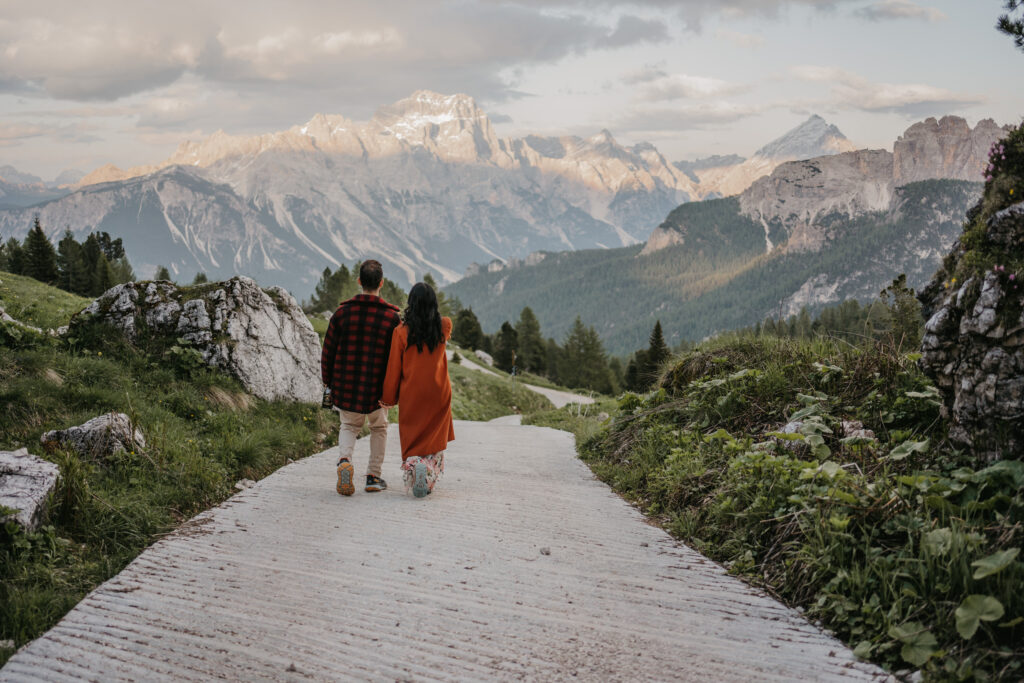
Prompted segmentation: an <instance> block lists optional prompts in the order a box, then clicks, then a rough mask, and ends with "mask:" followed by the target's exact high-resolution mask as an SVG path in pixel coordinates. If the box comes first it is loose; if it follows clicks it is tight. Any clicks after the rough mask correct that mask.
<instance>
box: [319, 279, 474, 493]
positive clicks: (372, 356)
mask: <svg viewBox="0 0 1024 683" xmlns="http://www.w3.org/2000/svg"><path fill="white" fill-rule="evenodd" d="M383 280H384V271H383V268H382V267H381V265H380V263H379V262H377V261H373V260H370V261H364V262H363V264H362V265H361V266H360V268H359V286H360V288H362V290H363V292H362V294H357V295H355V296H354V297H352V298H351V299H349V300H348V301H344V302H342V304H341V305H340V306H338V310H337V311H335V312H334V315H333V316H331V322H330V325H328V327H327V336H326V337H325V338H324V347H323V352H322V353H321V356H320V374H321V379H323V382H324V385H325V386H326V387H328V388H329V389H330V392H331V404H332V406H333V407H334V408H335V409H337V410H338V412H339V413H340V414H341V431H340V433H339V436H338V449H339V451H340V458H339V460H338V486H337V489H338V493H340V494H341V495H343V496H351V495H352V494H353V493H355V486H354V484H353V479H354V474H355V472H354V469H353V467H352V452H353V450H354V448H355V443H356V438H357V437H358V436H359V432H360V431H362V429H363V424H364V422H367V421H369V423H370V463H369V465H368V466H367V468H366V490H367V491H370V492H374V491H383V490H384V489H386V488H387V487H388V485H387V482H385V481H384V480H383V479H382V478H381V465H382V463H383V462H384V449H385V447H386V445H387V438H388V408H389V407H391V406H393V405H396V404H397V405H398V410H399V416H398V435H399V439H400V440H401V443H402V475H403V476H402V478H403V480H404V483H405V488H406V490H407V491H408V490H411V491H412V493H413V495H414V496H416V497H417V498H422V497H423V496H426V495H427V494H428V493H430V492H431V491H433V489H434V484H435V483H436V482H437V480H438V478H439V477H440V475H441V473H442V472H443V471H444V450H445V448H447V447H448V442H449V441H452V440H453V439H454V438H455V431H454V429H453V427H452V387H451V383H450V382H449V380H448V359H447V357H446V356H445V342H446V341H447V340H448V338H449V337H451V334H452V321H451V319H450V318H447V317H444V318H442V317H441V314H440V313H439V312H438V310H437V295H436V294H435V293H434V290H433V289H431V287H430V286H429V285H427V284H424V283H422V282H419V283H417V284H415V285H413V287H412V289H411V290H410V291H409V301H408V304H407V305H406V308H405V312H404V313H403V314H402V317H401V319H400V318H399V309H398V306H395V305H393V304H389V303H388V302H386V301H384V299H382V298H381V296H380V290H381V286H382V283H383Z"/></svg>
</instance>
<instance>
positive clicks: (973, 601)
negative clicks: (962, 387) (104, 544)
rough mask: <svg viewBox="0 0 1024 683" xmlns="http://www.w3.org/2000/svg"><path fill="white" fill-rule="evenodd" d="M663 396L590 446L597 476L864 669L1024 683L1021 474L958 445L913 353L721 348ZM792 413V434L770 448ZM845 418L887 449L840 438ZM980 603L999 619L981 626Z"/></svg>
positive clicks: (670, 383)
mask: <svg viewBox="0 0 1024 683" xmlns="http://www.w3.org/2000/svg"><path fill="white" fill-rule="evenodd" d="M663 387H664V388H662V389H661V390H659V391H657V392H654V393H652V394H650V395H648V396H647V397H637V396H634V395H628V394H627V395H626V396H624V397H623V398H622V399H621V409H620V410H618V411H614V412H616V415H615V417H614V418H613V423H612V424H611V426H610V427H609V428H607V429H605V430H604V431H602V432H601V433H600V434H598V435H597V436H596V437H594V438H592V439H591V440H590V441H588V442H586V443H585V444H584V445H583V446H582V448H581V456H582V457H583V459H584V460H586V461H587V462H588V464H589V465H590V466H591V468H592V469H593V470H594V472H595V474H597V475H598V476H599V477H600V478H601V479H603V480H605V481H607V482H608V483H609V484H611V485H612V486H613V487H614V488H615V489H616V490H618V491H619V492H621V493H622V494H623V495H625V496H626V497H627V498H630V499H632V500H633V501H635V502H636V504H637V505H638V506H639V507H641V509H643V510H644V511H645V512H646V513H647V514H649V515H651V516H652V517H654V519H655V520H656V521H657V522H659V523H660V524H661V525H663V526H664V527H665V528H666V529H667V530H668V531H670V532H671V533H672V534H674V535H676V536H677V537H679V538H680V539H682V540H684V541H685V542H687V543H688V544H690V545H691V546H693V547H695V548H697V549H698V550H700V551H701V552H702V553H704V554H706V555H708V556H709V557H711V558H713V559H715V560H717V561H719V562H722V563H723V564H725V566H726V567H728V568H730V571H731V572H732V573H734V574H737V575H739V576H741V577H743V578H745V579H747V580H748V581H751V582H752V583H755V584H757V585H760V586H762V587H764V588H765V589H767V590H768V591H769V592H770V593H772V594H773V595H775V596H777V597H779V598H780V599H782V600H784V601H786V602H788V603H789V604H791V605H796V606H800V607H802V608H803V609H805V610H806V612H807V614H808V616H809V617H811V618H812V619H816V620H821V621H822V622H824V624H825V625H826V626H828V627H829V628H831V629H832V630H834V631H835V632H836V634H837V635H838V636H839V637H840V638H842V639H843V640H845V641H846V642H847V643H848V644H849V645H850V646H851V647H854V648H856V652H857V653H858V654H859V655H861V656H863V657H867V658H870V659H873V660H874V661H876V662H878V663H880V664H883V665H885V666H887V667H889V668H890V669H897V670H898V669H905V668H908V667H910V668H922V669H923V670H924V672H925V674H926V677H927V678H929V679H934V680H973V679H978V680H984V679H985V678H986V677H993V678H995V679H1000V680H1019V679H1020V677H1021V669H1022V667H1024V645H1022V644H1024V594H1022V593H1021V591H1020V586H1021V585H1022V582H1024V562H1022V561H1021V558H1020V557H1017V558H1016V559H1013V558H1014V555H1015V553H1016V552H1018V550H1019V548H1020V547H1021V545H1024V465H1022V464H1021V463H1020V462H1012V461H1004V462H1000V463H996V464H995V465H993V466H987V464H985V463H977V462H973V461H972V460H971V459H970V458H969V457H967V456H965V455H964V454H961V453H958V452H955V451H953V450H952V449H950V448H949V446H948V445H947V443H946V442H945V441H944V438H943V429H944V426H943V424H942V423H941V421H940V420H939V419H938V402H937V401H936V400H935V392H934V387H932V386H931V384H930V383H929V381H928V380H927V379H926V378H924V377H923V375H922V374H921V373H920V372H919V371H918V370H917V368H916V366H915V365H914V363H913V358H912V357H911V358H908V357H906V356H899V355H897V354H894V353H893V352H892V351H891V350H889V349H887V348H885V347H881V346H872V347H865V348H854V347H850V346H849V345H846V344H842V343H838V342H826V341H817V342H795V341H789V340H776V339H772V338H759V339H749V338H748V339H718V340H714V341H711V342H708V343H707V344H705V345H704V346H703V347H701V348H699V349H698V350H697V351H695V352H693V353H691V354H687V355H686V356H684V357H683V358H682V359H681V360H680V361H678V362H677V363H675V364H674V366H673V367H671V369H670V370H669V371H668V372H667V374H666V375H665V378H664V380H663ZM799 413H803V414H802V415H800V414H799ZM794 418H800V419H802V421H803V425H804V427H803V429H802V430H801V433H800V434H797V435H795V436H793V435H790V436H787V438H788V439H795V440H782V439H781V438H773V437H772V436H771V434H772V433H773V432H775V431H777V430H779V429H780V428H781V427H782V425H783V424H785V423H786V422H787V421H788V420H792V419H794ZM842 420H859V421H861V422H863V423H864V426H865V427H867V428H869V429H871V430H873V431H874V432H875V434H876V435H877V440H870V441H861V442H858V441H855V440H854V441H846V442H843V441H842V440H841V437H842V436H843V433H842V425H841V422H842ZM983 567H989V569H992V570H993V571H992V573H991V574H988V575H985V574H984V573H983V572H981V571H980V569H981V568H983ZM969 596H977V597H973V598H969ZM979 605H984V606H986V607H987V608H988V609H989V610H990V611H989V612H988V615H987V616H986V617H985V619H988V620H983V621H981V622H980V625H977V622H975V626H976V627H977V631H976V632H971V631H972V627H971V623H970V615H971V614H978V613H979V612H978V607H979ZM997 613H998V614H997Z"/></svg>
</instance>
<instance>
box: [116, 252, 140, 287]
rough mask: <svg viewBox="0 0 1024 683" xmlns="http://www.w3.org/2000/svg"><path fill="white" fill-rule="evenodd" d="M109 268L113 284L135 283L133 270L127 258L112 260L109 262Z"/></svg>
mask: <svg viewBox="0 0 1024 683" xmlns="http://www.w3.org/2000/svg"><path fill="white" fill-rule="evenodd" d="M110 267H111V269H112V270H113V271H114V283H115V284H118V285H119V284H121V283H122V282H135V270H134V269H132V264H131V263H129V262H128V257H127V256H121V257H120V258H116V259H114V260H113V261H111V262H110Z"/></svg>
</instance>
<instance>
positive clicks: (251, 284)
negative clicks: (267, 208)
mask: <svg viewBox="0 0 1024 683" xmlns="http://www.w3.org/2000/svg"><path fill="white" fill-rule="evenodd" d="M95 322H101V323H105V324H108V325H111V326H113V327H115V328H117V329H118V330H120V331H121V332H122V333H123V334H124V335H125V336H126V337H127V338H128V339H130V340H135V339H138V338H140V337H148V338H150V339H152V338H154V337H162V338H165V339H167V340H169V342H175V341H176V340H183V341H184V343H185V344H188V345H191V346H192V347H194V348H195V349H196V350H197V351H198V352H199V354H200V355H201V357H202V360H203V361H204V362H205V363H206V364H207V365H209V366H211V367H215V368H219V369H220V370H223V371H225V372H227V373H229V374H231V375H234V376H235V377H237V378H238V379H239V380H240V381H241V382H242V384H244V385H245V387H246V389H248V390H249V391H250V392H252V393H253V394H255V395H256V396H259V397H260V398H264V399H267V400H274V399H287V400H292V401H304V402H309V403H314V402H318V401H319V400H320V392H321V389H322V387H321V384H320V340H319V337H317V334H316V332H315V331H313V326H312V325H311V324H310V322H309V320H308V319H307V318H306V316H305V314H304V313H303V312H302V309H301V308H299V305H298V303H297V302H296V301H295V299H294V298H293V297H292V295H291V294H289V293H288V292H287V291H285V290H284V289H281V288H280V287H271V288H269V289H260V287H259V285H257V284H256V282H255V281H254V280H252V279H250V278H247V277H241V276H239V277H233V278H231V279H230V280H227V281H225V282H218V283H209V284H204V285H198V286H192V287H177V286H175V285H173V284H171V283H169V282H164V281H160V282H128V283H125V284H122V285H118V286H116V287H114V288H112V289H110V290H108V291H107V292H105V293H104V294H103V295H102V296H100V298H98V299H97V300H96V301H94V302H93V303H92V305H90V306H89V307H88V308H86V309H85V310H84V311H82V312H81V313H79V314H77V315H76V316H75V317H74V318H73V319H72V321H71V330H70V332H69V334H72V335H74V334H75V331H76V329H78V328H79V327H80V326H83V325H88V324H92V323H95Z"/></svg>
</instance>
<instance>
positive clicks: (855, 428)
mask: <svg viewBox="0 0 1024 683" xmlns="http://www.w3.org/2000/svg"><path fill="white" fill-rule="evenodd" d="M842 429H843V436H844V437H845V438H858V439H874V438H875V433H874V432H873V431H872V430H870V429H864V423H863V422H860V421H858V420H843V423H842Z"/></svg>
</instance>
